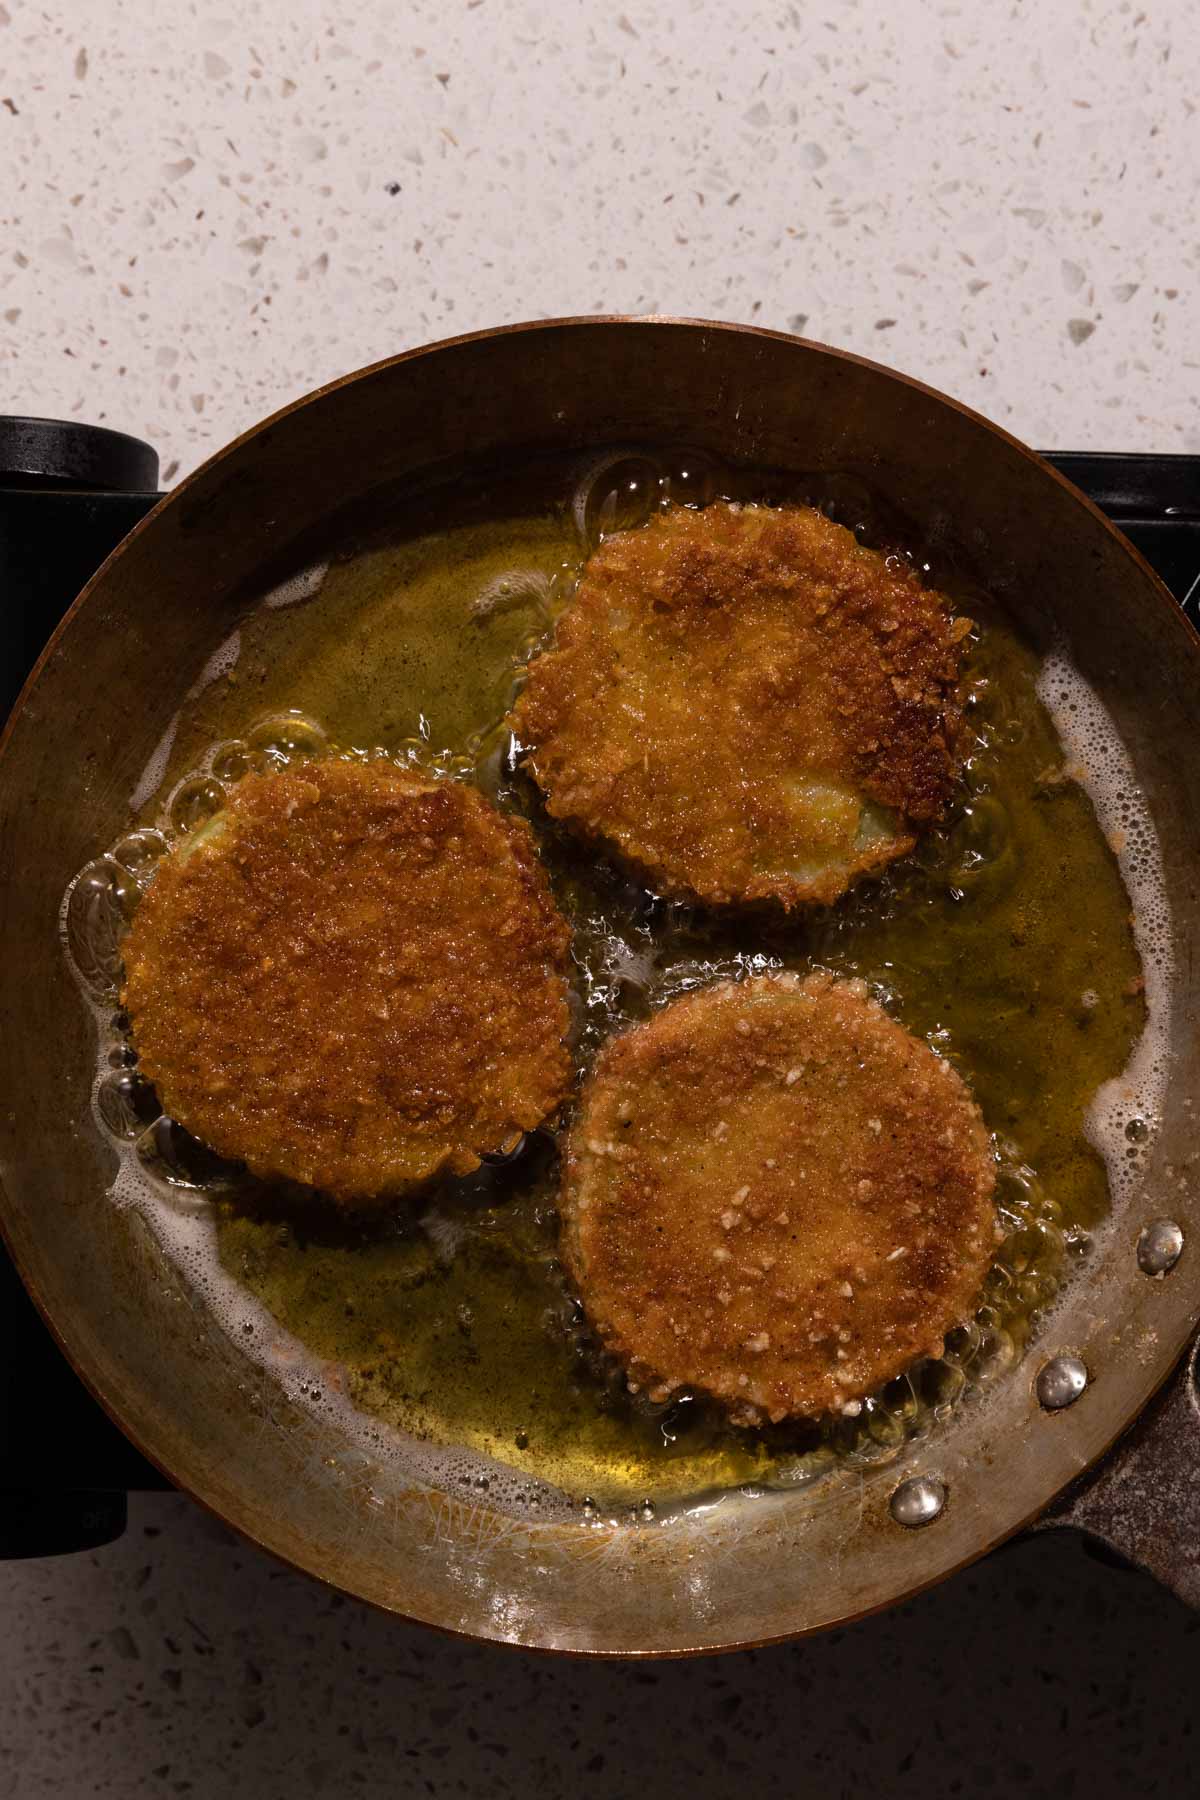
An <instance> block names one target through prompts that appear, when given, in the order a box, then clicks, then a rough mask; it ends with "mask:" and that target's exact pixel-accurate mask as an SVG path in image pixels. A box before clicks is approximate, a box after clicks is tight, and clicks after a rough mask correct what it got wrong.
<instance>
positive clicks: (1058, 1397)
mask: <svg viewBox="0 0 1200 1800" xmlns="http://www.w3.org/2000/svg"><path fill="white" fill-rule="evenodd" d="M1087 1384H1088V1372H1087V1364H1086V1363H1085V1362H1083V1361H1082V1360H1081V1359H1080V1358H1079V1357H1078V1356H1054V1357H1051V1359H1050V1361H1049V1362H1048V1363H1047V1364H1046V1365H1045V1367H1044V1368H1043V1369H1041V1370H1040V1371H1039V1373H1038V1378H1037V1397H1038V1399H1039V1401H1040V1402H1041V1404H1042V1405H1043V1406H1044V1407H1045V1409H1046V1411H1047V1412H1061V1411H1062V1409H1063V1407H1064V1406H1072V1405H1073V1404H1074V1403H1075V1401H1076V1400H1078V1398H1079V1396H1080V1394H1082V1392H1083V1390H1084V1388H1085V1387H1086V1386H1087Z"/></svg>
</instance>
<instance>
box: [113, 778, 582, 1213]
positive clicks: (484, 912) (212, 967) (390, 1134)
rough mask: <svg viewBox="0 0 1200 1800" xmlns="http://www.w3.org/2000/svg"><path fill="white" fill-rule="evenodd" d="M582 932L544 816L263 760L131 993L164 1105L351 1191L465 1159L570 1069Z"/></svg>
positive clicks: (186, 870) (556, 1088)
mask: <svg viewBox="0 0 1200 1800" xmlns="http://www.w3.org/2000/svg"><path fill="white" fill-rule="evenodd" d="M568 941H569V939H568V933H567V929H566V926H565V925H564V923H563V921H562V919H561V917H560V916H559V914H558V912H557V910H556V908H555V906H554V904H553V901H552V898H551V895H550V891H549V887H548V884H547V882H546V878H545V875H544V873H543V871H542V868H541V865H540V863H539V862H538V859H537V856H536V854H535V850H534V846H533V841H532V837H531V834H530V832H529V829H528V827H527V826H526V825H525V824H524V823H523V822H522V821H519V820H514V819H508V818H502V817H501V816H500V815H499V814H498V813H497V812H495V811H494V810H493V809H492V808H491V807H490V806H489V805H488V803H487V802H486V801H485V800H484V799H483V797H482V795H480V794H479V793H478V792H477V791H475V790H474V789H472V788H469V787H465V786H463V785H461V784H460V783H457V782H450V781H431V780H428V779H426V778H425V777H423V776H419V775H417V774H415V773H413V772H410V771H404V770H400V769H397V768H395V767H393V766H392V765H390V764H387V763H383V762H376V763H370V764H362V763H356V762H346V761H340V760H327V761H321V762H312V763H308V764H304V765H303V766H301V767H299V768H296V769H292V770H288V771H286V772H281V773H276V774H269V775H249V776H247V777H246V778H245V779H244V780H243V781H242V782H240V783H239V785H238V786H237V787H236V788H235V789H234V790H233V792H232V793H231V795H230V797H229V801H228V804H227V806H226V807H225V808H224V809H223V811H222V812H220V813H218V814H217V815H216V816H215V817H214V819H213V820H212V821H211V822H210V824H209V825H207V826H206V827H205V828H204V829H203V830H202V831H201V832H199V833H197V834H196V836H195V837H193V838H189V839H187V840H185V841H184V842H183V843H182V844H181V845H180V846H179V847H178V848H177V849H176V850H175V851H174V852H173V853H172V854H171V855H170V856H169V857H167V858H166V859H165V861H164V862H163V863H162V865H161V866H160V868H159V871H158V873H157V875H156V877H155V879H154V882H153V884H152V886H151V888H150V890H149V892H148V893H147V895H146V897H145V899H144V900H143V901H142V904H141V906H140V907H139V909H138V912H137V914H136V915H135V918H134V921H133V924H132V926H131V929H130V932H129V936H128V938H127V940H126V943H125V968H126V984H125V991H124V1004H125V1006H126V1007H127V1008H128V1010H129V1013H130V1015H131V1018H132V1030H133V1038H134V1042H135V1044H136V1046H137V1049H138V1053H139V1056H140V1060H141V1068H142V1070H143V1072H144V1073H145V1074H146V1076H147V1077H148V1078H149V1079H150V1080H151V1081H152V1082H153V1083H154V1084H155V1087H156V1088H157V1089H158V1094H159V1098H160V1100H161V1101H162V1104H163V1106H164V1107H165V1108H166V1110H167V1111H168V1112H169V1113H170V1114H171V1116H172V1117H173V1118H175V1119H177V1120H178V1121H179V1122H180V1123H181V1124H182V1125H184V1126H186V1128H187V1129H188V1130H189V1131H191V1132H192V1133H193V1134H194V1135H195V1136H196V1137H198V1138H200V1139H201V1140H202V1141H203V1142H204V1143H206V1144H208V1145H209V1146H210V1147H211V1148H212V1149H214V1150H216V1151H218V1152H219V1153H220V1154H221V1155H223V1156H227V1157H231V1158H236V1159H237V1160H239V1161H242V1162H244V1163H245V1164H246V1165H247V1166H248V1167H249V1168H250V1169H251V1170H252V1171H253V1172H254V1173H255V1174H257V1175H260V1176H263V1177H265V1178H277V1177H285V1178H289V1179H292V1180H295V1181H300V1182H304V1183H307V1184H309V1185H310V1186H313V1187H316V1188H321V1189H323V1190H325V1191H327V1192H328V1193H329V1194H331V1195H333V1196H334V1197H335V1198H336V1199H338V1200H341V1201H344V1202H349V1201H352V1200H355V1199H358V1198H365V1197H370V1196H376V1195H395V1194H400V1193H403V1192H404V1191H405V1190H406V1189H408V1188H410V1187H412V1186H413V1185H414V1184H415V1183H418V1182H421V1181H423V1180H425V1179H427V1178H428V1177H429V1176H431V1175H433V1174H436V1173H437V1172H439V1171H440V1170H448V1171H450V1172H453V1173H466V1172H467V1171H469V1170H471V1169H473V1168H475V1167H476V1166H477V1165H478V1162H479V1159H480V1156H481V1154H483V1153H484V1152H487V1151H493V1150H497V1149H499V1148H501V1147H502V1146H503V1145H504V1143H505V1142H506V1141H508V1140H511V1139H512V1138H513V1137H514V1136H516V1135H518V1134H519V1133H520V1132H521V1131H524V1130H528V1129H530V1128H532V1127H533V1126H536V1125H538V1124H540V1123H541V1121H542V1120H543V1119H545V1118H546V1117H547V1115H548V1114H550V1113H551V1112H553V1111H554V1110H555V1108H556V1107H557V1106H558V1104H559V1102H560V1101H561V1099H562V1098H563V1096H564V1094H565V1093H566V1091H567V1089H568V1087H569V1085H570V1080H571V1062H570V1057H569V1054H568V1051H567V1047H566V1036H567V1028H568V1013H567V988H566V979H565V970H566V964H567V949H568Z"/></svg>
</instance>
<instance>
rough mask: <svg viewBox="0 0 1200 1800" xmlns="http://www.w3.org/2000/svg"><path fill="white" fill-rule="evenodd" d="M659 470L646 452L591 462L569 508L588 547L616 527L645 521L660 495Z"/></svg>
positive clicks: (626, 528) (623, 528)
mask: <svg viewBox="0 0 1200 1800" xmlns="http://www.w3.org/2000/svg"><path fill="white" fill-rule="evenodd" d="M661 482H662V471H661V470H660V469H659V467H658V465H657V464H656V463H654V462H652V461H651V460H650V458H649V457H648V456H638V455H632V456H617V457H611V458H607V459H605V460H604V461H603V462H601V463H599V464H593V466H592V467H591V469H589V470H588V471H587V473H586V474H585V476H584V478H583V481H582V482H581V483H580V485H579V487H578V489H577V490H576V493H575V499H574V502H573V504H572V512H573V514H574V518H575V524H576V528H577V530H578V532H579V535H580V537H581V538H582V539H583V542H584V544H585V545H586V547H587V549H588V550H589V551H590V550H594V549H595V548H596V546H597V545H598V544H600V543H602V542H603V540H604V539H605V538H606V537H611V536H612V535H613V533H614V532H617V531H631V530H633V528H634V527H635V526H637V525H644V524H645V523H646V520H647V519H648V518H649V517H650V514H651V513H652V512H653V510H654V508H655V507H656V506H657V505H658V502H659V498H660V495H661Z"/></svg>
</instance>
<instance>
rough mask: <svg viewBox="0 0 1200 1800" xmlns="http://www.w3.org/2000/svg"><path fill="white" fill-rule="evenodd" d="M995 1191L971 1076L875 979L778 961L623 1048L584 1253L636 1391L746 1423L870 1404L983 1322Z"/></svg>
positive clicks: (565, 1211) (589, 1104)
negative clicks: (958, 1334) (897, 1011)
mask: <svg viewBox="0 0 1200 1800" xmlns="http://www.w3.org/2000/svg"><path fill="white" fill-rule="evenodd" d="M994 1186H995V1159H994V1155H993V1152H992V1148H991V1142H990V1139H989V1136H988V1133H987V1130H986V1128H985V1126H984V1123H983V1120H982V1118H981V1116H980V1113H979V1109H978V1107H977V1106H976V1105H975V1102H974V1101H973V1100H972V1098H971V1096H970V1094H969V1093H968V1091H967V1089H966V1087H965V1085H964V1084H963V1081H962V1080H961V1078H960V1077H959V1075H958V1074H957V1073H956V1072H955V1070H954V1069H953V1068H952V1067H951V1066H950V1064H949V1063H948V1062H946V1061H944V1060H943V1058H941V1057H940V1056H938V1055H936V1054H935V1053H934V1051H932V1050H931V1049H930V1048H929V1047H928V1045H927V1044H925V1043H923V1042H922V1041H921V1040H919V1039H918V1038H915V1037H913V1036H912V1035H911V1034H910V1033H909V1032H907V1031H906V1030H905V1029H904V1027H903V1026H901V1025H899V1024H897V1023H896V1021H895V1020H894V1019H892V1018H891V1017H890V1016H889V1015H888V1014H887V1013H886V1012H885V1011H884V1009H883V1008H882V1007H881V1006H880V1005H879V1004H878V1003H877V1002H876V1001H874V1000H873V999H871V998H869V997H868V994H867V991H866V988H865V986H864V984H863V983H861V982H858V981H839V980H834V979H833V978H832V977H831V976H829V975H827V974H824V973H814V974H811V975H809V976H807V977H805V978H803V979H801V978H800V977H798V976H795V975H778V976H756V977H753V978H751V979H747V980H745V981H741V982H723V983H720V984H718V985H715V986H712V987H709V988H705V989H700V990H697V991H696V992H694V993H692V994H689V995H686V996H685V997H684V998H682V999H679V1000H675V1001H673V1002H671V1003H670V1004H668V1005H667V1006H665V1007H664V1008H663V1009H662V1010H661V1011H660V1012H658V1013H656V1014H654V1015H652V1016H651V1018H650V1019H649V1020H648V1021H646V1022H645V1023H644V1024H640V1025H637V1026H634V1027H633V1029H632V1030H629V1031H627V1032H625V1033H624V1034H623V1035H622V1036H620V1037H618V1038H615V1039H613V1040H612V1042H611V1043H610V1044H609V1045H608V1046H607V1048H606V1049H605V1050H604V1051H603V1053H602V1054H601V1056H600V1058H599V1059H598V1062H597V1064H596V1067H595V1069H594V1071H593V1073H592V1075H591V1077H590V1078H589V1081H588V1083H587V1085H586V1087H585V1089H584V1093H583V1098H582V1102H581V1106H580V1112H579V1116H578V1118H577V1120H576V1122H575V1124H574V1126H573V1127H572V1130H571V1133H570V1140H569V1148H568V1155H567V1164H566V1170H565V1174H564V1179H563V1192H562V1197H561V1217H562V1253H563V1258H564V1262H565V1266H566V1268H567V1270H568V1272H569V1274H570V1276H571V1279H572V1280H573V1282H574V1284H575V1286H576V1289H577V1291H578V1293H579V1296H580V1298H581V1300H582V1302H583V1305H584V1308H585V1310H586V1312H587V1314H588V1316H589V1318H590V1320H591V1323H592V1325H593V1327H594V1329H595V1330H596V1332H597V1335H598V1336H599V1338H600V1340H601V1341H602V1343H603V1344H604V1345H605V1347H606V1348H607V1349H608V1350H609V1351H610V1352H612V1353H613V1354H614V1355H615V1356H616V1357H617V1358H618V1359H619V1360H620V1361H621V1362H622V1363H623V1364H624V1366H625V1368H626V1371H627V1375H628V1379H629V1384H630V1386H631V1387H632V1388H633V1389H635V1390H637V1389H645V1390H647V1391H648V1393H649V1395H650V1397H651V1398H652V1399H656V1400H662V1399H666V1398H668V1397H669V1396H670V1395H671V1394H673V1393H674V1392H676V1391H677V1390H678V1389H680V1388H687V1389H692V1390H697V1391H699V1392H702V1393H706V1394H708V1395H711V1396H713V1397H715V1398H716V1399H717V1400H718V1401H720V1402H722V1403H723V1404H724V1405H725V1406H726V1407H727V1408H728V1409H729V1412H730V1416H731V1418H732V1419H733V1421H734V1423H736V1424H743V1425H754V1424H761V1423H763V1422H764V1421H766V1420H770V1421H772V1422H778V1421H779V1420H782V1419H786V1418H790V1417H797V1416H804V1417H816V1416H818V1415H820V1414H822V1413H825V1412H846V1411H849V1412H857V1411H858V1410H860V1405H861V1402H862V1400H863V1399H864V1397H866V1396H867V1395H869V1394H871V1393H873V1392H874V1391H875V1390H876V1389H878V1388H879V1387H880V1386H881V1385H882V1384H883V1383H885V1382H886V1381H888V1380H890V1379H891V1377H892V1376H894V1375H897V1374H899V1373H900V1372H901V1371H902V1370H904V1369H905V1368H907V1367H908V1366H909V1365H910V1364H911V1363H912V1362H914V1361H915V1360H916V1359H917V1358H918V1357H921V1356H936V1355H939V1354H940V1353H941V1351H942V1349H943V1347H944V1338H945V1334H946V1332H947V1331H949V1330H950V1329H951V1328H952V1327H953V1326H955V1325H958V1324H961V1323H963V1322H964V1321H966V1320H967V1319H969V1318H970V1316H971V1314H972V1312H973V1311H974V1308H975V1306H976V1304H977V1302H978V1299H979V1293H980V1289H981V1286H982V1283H983V1280H984V1277H985V1275H986V1273H987V1270H988V1267H989V1264H990V1262H991V1259H992V1256H993V1254H994V1252H995V1249H996V1245H997V1242H998V1241H999V1230H998V1226H997V1220H996V1213H995V1208H994V1205H993V1199H992V1195H993V1189H994Z"/></svg>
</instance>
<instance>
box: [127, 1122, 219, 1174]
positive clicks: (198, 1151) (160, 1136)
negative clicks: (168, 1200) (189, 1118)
mask: <svg viewBox="0 0 1200 1800" xmlns="http://www.w3.org/2000/svg"><path fill="white" fill-rule="evenodd" d="M134 1148H135V1150H136V1152H137V1156H138V1160H139V1162H140V1163H141V1165H142V1167H143V1168H144V1169H145V1170H146V1172H147V1174H149V1175H152V1176H154V1177H155V1178H156V1179H157V1180H159V1181H162V1182H165V1183H167V1184H168V1185H169V1186H170V1187H176V1188H190V1189H193V1190H195V1191H196V1192H200V1193H212V1192H215V1191H217V1190H219V1189H221V1188H224V1187H228V1186H230V1185H231V1184H232V1183H233V1182H234V1181H235V1180H236V1178H237V1176H238V1174H239V1169H238V1166H237V1164H235V1163H230V1162H226V1161H225V1159H224V1158H223V1157H220V1156H218V1155H217V1154H216V1153H215V1151H212V1150H210V1149H208V1147H207V1146H206V1145H204V1144H201V1143H200V1142H199V1141H198V1140H197V1139H196V1138H194V1137H193V1136H192V1135H191V1133H190V1132H188V1131H185V1130H184V1128H183V1126H182V1125H179V1124H177V1123H176V1122H175V1120H174V1119H171V1118H168V1116H167V1115H166V1113H163V1114H162V1115H161V1116H160V1117H159V1118H158V1119H156V1120H155V1121H154V1123H153V1124H152V1125H151V1126H149V1127H148V1129H147V1130H145V1131H143V1133H142V1135H141V1136H140V1137H139V1138H138V1139H137V1141H136V1143H135V1145H134Z"/></svg>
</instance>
